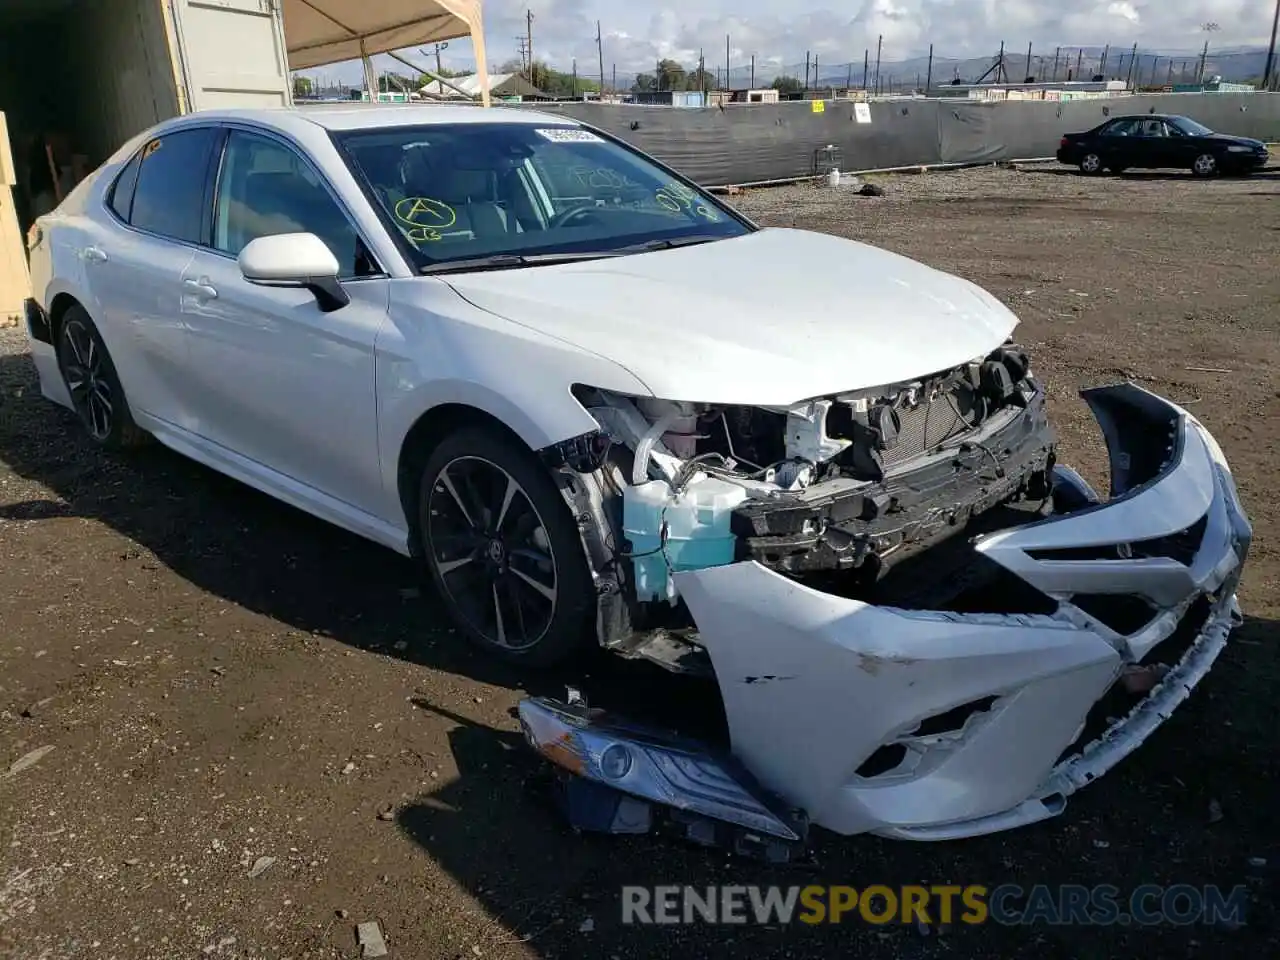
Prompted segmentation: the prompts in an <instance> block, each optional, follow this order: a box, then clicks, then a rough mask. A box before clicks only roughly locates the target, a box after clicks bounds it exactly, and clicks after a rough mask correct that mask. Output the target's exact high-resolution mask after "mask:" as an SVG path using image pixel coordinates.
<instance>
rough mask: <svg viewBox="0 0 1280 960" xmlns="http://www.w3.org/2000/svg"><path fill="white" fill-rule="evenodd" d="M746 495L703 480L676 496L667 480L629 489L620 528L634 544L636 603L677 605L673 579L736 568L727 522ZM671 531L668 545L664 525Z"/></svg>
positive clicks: (732, 487)
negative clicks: (683, 574)
mask: <svg viewBox="0 0 1280 960" xmlns="http://www.w3.org/2000/svg"><path fill="white" fill-rule="evenodd" d="M745 499H747V491H746V490H744V489H743V488H742V487H740V486H738V485H737V484H734V483H727V482H725V481H723V480H717V479H715V478H714V477H705V476H704V477H703V478H702V479H698V480H694V481H693V482H692V483H690V484H689V485H688V486H687V487H685V489H684V490H683V491H682V492H681V493H680V494H679V496H672V493H671V487H670V485H669V484H668V483H667V482H666V481H665V480H651V481H649V482H648V483H644V484H640V485H639V486H629V487H627V488H626V489H625V490H624V491H623V495H622V527H623V531H624V533H625V535H626V538H627V539H628V540H629V541H631V555H632V568H633V570H634V573H635V581H636V599H638V600H640V601H651V600H658V599H666V600H667V601H668V602H672V603H674V602H675V598H676V589H675V584H674V583H672V581H671V573H672V572H675V571H679V570H702V569H705V568H707V567H721V566H724V565H725V564H728V563H733V561H734V557H735V546H736V544H735V537H734V535H733V533H732V532H731V530H730V527H729V522H730V518H731V516H732V514H733V511H734V508H736V507H737V506H738V505H739V504H741V503H742V501H743V500H745ZM664 521H665V523H666V525H667V538H666V544H665V546H664V545H663V541H662V524H663V522H664Z"/></svg>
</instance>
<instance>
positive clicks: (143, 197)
mask: <svg viewBox="0 0 1280 960" xmlns="http://www.w3.org/2000/svg"><path fill="white" fill-rule="evenodd" d="M216 137H217V132H216V131H215V130H214V129H213V128H212V127H199V128H196V129H193V130H176V131H174V132H173V133H168V134H165V135H163V136H161V137H157V138H155V139H154V140H151V141H148V143H147V144H146V146H144V147H143V148H142V150H141V152H140V153H139V154H138V157H139V159H140V164H139V167H138V174H137V186H136V188H135V189H134V193H133V207H132V209H131V211H130V215H129V222H130V223H131V224H132V225H133V226H135V227H137V228H138V229H139V230H147V231H149V232H151V233H156V234H159V235H161V236H164V237H172V238H173V239H175V240H183V241H186V242H188V243H200V242H201V239H202V238H201V229H202V228H201V224H202V222H203V219H204V217H203V214H204V199H205V182H206V179H207V175H208V171H209V157H210V154H211V153H212V152H213V146H214V141H215V139H216Z"/></svg>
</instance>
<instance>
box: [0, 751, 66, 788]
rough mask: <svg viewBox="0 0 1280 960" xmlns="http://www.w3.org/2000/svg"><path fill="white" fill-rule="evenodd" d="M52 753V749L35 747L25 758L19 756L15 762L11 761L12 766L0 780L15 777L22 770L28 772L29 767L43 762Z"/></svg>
mask: <svg viewBox="0 0 1280 960" xmlns="http://www.w3.org/2000/svg"><path fill="white" fill-rule="evenodd" d="M52 752H53V747H51V746H49V747H36V749H34V750H32V751H31V752H30V753H28V754H26V755H25V756H21V757H19V758H18V759H17V760H15V761H13V764H12V765H11V766H10V767H9V770H8V772H7V773H5V775H4V776H3V777H0V780H8V779H9V778H10V777H16V776H17V775H18V774H20V773H21V772H22V771H23V770H28V769H30V768H31V767H34V766H35V765H36V764H37V763H39V762H40V761H41V760H43V759H44V758H45V757H47V756H48V755H49V754H50V753H52Z"/></svg>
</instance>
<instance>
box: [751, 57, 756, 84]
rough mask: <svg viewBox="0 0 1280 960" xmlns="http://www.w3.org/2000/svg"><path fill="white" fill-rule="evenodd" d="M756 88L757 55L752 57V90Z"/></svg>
mask: <svg viewBox="0 0 1280 960" xmlns="http://www.w3.org/2000/svg"><path fill="white" fill-rule="evenodd" d="M755 88H756V55H755V54H754V53H753V54H752V55H751V89H752V90H754V89H755Z"/></svg>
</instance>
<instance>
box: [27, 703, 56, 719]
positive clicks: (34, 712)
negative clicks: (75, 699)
mask: <svg viewBox="0 0 1280 960" xmlns="http://www.w3.org/2000/svg"><path fill="white" fill-rule="evenodd" d="M51 703H53V697H45V698H44V699H43V700H37V701H36V702H35V703H32V704H30V705H28V706H27V707H25V708H24V709H23V711H22V716H23V718H25V719H27V720H33V719H35V718H36V717H37V716H39V714H40V713H42V712H43V711H44V708H45V707H47V706H48V705H49V704H51Z"/></svg>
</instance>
